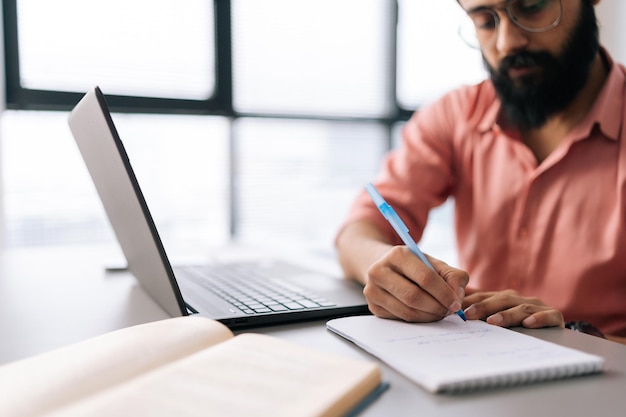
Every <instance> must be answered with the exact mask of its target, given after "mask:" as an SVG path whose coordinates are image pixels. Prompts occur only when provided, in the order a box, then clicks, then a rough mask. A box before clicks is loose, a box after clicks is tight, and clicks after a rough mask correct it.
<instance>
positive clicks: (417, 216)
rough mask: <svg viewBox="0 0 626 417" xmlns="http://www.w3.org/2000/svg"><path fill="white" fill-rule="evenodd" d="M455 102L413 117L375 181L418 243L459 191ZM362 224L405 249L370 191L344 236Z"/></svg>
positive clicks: (431, 107) (359, 202) (357, 202)
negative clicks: (431, 218) (432, 215)
mask: <svg viewBox="0 0 626 417" xmlns="http://www.w3.org/2000/svg"><path fill="white" fill-rule="evenodd" d="M451 100H452V101H451ZM453 101H454V100H453V99H452V98H451V97H450V96H449V95H448V96H444V97H443V98H442V99H440V100H438V101H437V102H435V103H433V104H431V105H429V106H426V107H425V108H423V109H422V110H420V111H419V112H416V113H414V115H413V116H412V117H411V119H410V120H409V121H408V122H407V124H406V125H405V126H404V127H403V129H402V140H401V144H400V146H399V147H398V148H397V149H394V150H392V151H390V152H389V153H388V154H387V155H386V156H385V158H384V159H383V163H382V166H381V169H380V171H379V173H378V176H377V177H376V179H375V180H374V181H372V182H373V183H374V185H375V186H376V188H377V189H378V191H379V192H380V193H381V195H382V196H383V197H384V198H385V199H386V200H387V202H388V203H389V204H390V205H391V206H392V207H393V208H394V209H395V211H396V212H397V213H398V215H399V216H400V217H401V218H402V219H403V221H404V222H405V223H406V225H407V227H408V228H409V231H410V232H411V234H412V235H413V238H414V239H416V240H419V239H421V236H422V233H423V231H424V228H425V225H426V221H427V219H428V213H429V211H430V209H432V208H433V207H436V206H438V205H440V204H442V203H444V202H445V201H446V199H447V198H448V196H449V195H450V194H451V193H452V190H453V188H454V184H455V179H454V169H453V167H454V163H453V161H452V157H453V142H454V140H453V137H454V130H455V129H454V127H455V120H453V118H454V117H453V115H454V114H459V113H458V112H453V111H451V110H452V109H453V108H458V107H457V106H454V105H452V104H453ZM359 220H365V221H368V222H370V223H373V224H374V225H376V226H377V227H378V228H379V229H380V230H381V231H382V232H383V233H384V234H385V235H386V236H387V238H388V240H389V241H390V242H391V243H393V244H401V243H402V242H401V240H400V239H399V237H398V236H397V235H396V233H395V232H394V230H393V228H392V227H391V226H390V225H389V224H388V223H387V222H386V220H385V219H384V217H383V216H382V215H381V214H380V212H379V211H378V209H377V208H376V207H375V205H374V204H373V203H372V201H371V199H370V198H369V196H368V194H367V192H365V191H361V192H360V193H359V194H358V196H357V197H356V199H355V201H354V203H353V204H352V206H351V209H350V211H349V214H348V216H347V218H346V219H345V221H344V223H343V224H342V227H341V228H340V231H341V229H342V228H343V227H345V226H346V225H348V224H349V223H352V222H355V221H359Z"/></svg>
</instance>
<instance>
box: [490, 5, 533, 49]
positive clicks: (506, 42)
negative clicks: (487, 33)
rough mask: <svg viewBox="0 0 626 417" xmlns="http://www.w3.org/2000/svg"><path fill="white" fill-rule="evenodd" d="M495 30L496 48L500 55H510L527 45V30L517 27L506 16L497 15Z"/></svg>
mask: <svg viewBox="0 0 626 417" xmlns="http://www.w3.org/2000/svg"><path fill="white" fill-rule="evenodd" d="M499 17H500V22H499V23H498V27H497V32H496V48H497V50H498V52H500V54H502V55H510V54H511V53H514V52H517V51H519V50H521V49H524V48H525V47H526V46H527V45H528V32H526V31H525V30H524V29H522V28H520V27H518V26H517V25H515V23H513V22H512V21H511V19H510V18H509V17H508V16H507V15H504V16H502V15H501V16H499Z"/></svg>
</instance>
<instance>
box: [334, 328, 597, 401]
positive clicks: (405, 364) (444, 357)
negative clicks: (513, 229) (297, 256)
mask: <svg viewBox="0 0 626 417" xmlns="http://www.w3.org/2000/svg"><path fill="white" fill-rule="evenodd" d="M326 326H327V328H328V329H329V330H331V331H332V332H334V333H336V334H338V335H339V336H342V337H344V338H346V339H347V340H349V341H351V342H353V343H354V344H356V345H357V346H359V347H360V348H362V349H364V350H365V351H367V352H369V353H370V354H372V355H374V356H376V357H377V358H378V359H380V360H382V361H383V362H385V363H387V365H389V366H391V367H392V368H394V369H395V370H396V371H398V372H400V373H401V374H403V375H404V376H406V377H407V378H409V379H411V380H412V381H413V382H415V383H417V384H419V385H421V386H422V387H423V388H425V389H426V390H428V391H431V392H438V393H439V392H461V391H472V390H478V389H485V388H490V387H500V386H507V385H518V384H524V383H531V382H538V381H546V380H552V379H559V378H567V377H573V376H578V375H586V374H591V373H597V372H601V371H602V370H603V367H604V358H602V357H600V356H596V355H591V354H588V353H585V352H582V351H579V350H576V349H571V348H568V347H564V346H561V345H557V344H555V343H551V342H547V341H544V340H541V339H537V338H535V337H532V336H528V335H525V334H522V333H518V332H515V331H513V330H510V329H505V328H502V327H498V326H492V325H490V324H487V323H485V322H483V321H474V320H472V321H468V322H463V321H462V320H460V319H459V318H458V317H456V316H449V317H447V318H445V319H444V320H441V321H439V322H435V323H406V322H402V321H397V320H385V319H381V318H378V317H374V316H354V317H345V318H339V319H333V320H330V321H328V322H327V324H326Z"/></svg>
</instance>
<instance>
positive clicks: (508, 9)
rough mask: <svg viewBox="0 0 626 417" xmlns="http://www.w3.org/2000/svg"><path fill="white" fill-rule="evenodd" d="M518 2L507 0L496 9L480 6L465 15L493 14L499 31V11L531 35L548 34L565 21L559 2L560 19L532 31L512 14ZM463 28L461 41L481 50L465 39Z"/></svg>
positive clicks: (560, 2) (561, 4) (560, 1)
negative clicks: (479, 12) (476, 12)
mask: <svg viewBox="0 0 626 417" xmlns="http://www.w3.org/2000/svg"><path fill="white" fill-rule="evenodd" d="M517 1H520V0H505V1H503V2H502V4H500V5H499V6H495V7H487V6H480V7H477V8H475V9H472V10H470V11H465V13H466V14H467V16H468V17H469V16H470V13H471V12H473V11H484V12H489V13H491V14H492V15H493V16H494V22H495V30H496V31H497V30H498V27H499V25H500V15H499V14H498V11H502V12H505V13H506V16H507V17H508V19H509V20H510V21H511V23H513V24H514V25H515V26H516V27H518V28H520V29H522V30H524V31H526V32H529V33H543V32H548V31H550V30H552V29H554V28H555V27H557V26H558V25H559V24H560V23H561V20H562V19H563V0H558V2H559V17H558V18H557V19H556V20H555V21H554V22H552V23H551V24H550V25H548V26H546V27H544V28H541V29H532V28H528V27H525V26H523V25H522V24H521V23H519V21H518V20H517V19H515V17H513V14H512V12H511V5H512V4H513V3H515V2H517ZM457 3H459V6H461V3H460V0H457ZM461 8H463V6H461ZM464 10H465V9H464ZM462 27H463V25H461V26H459V29H458V34H459V36H460V37H461V39H463V42H465V43H466V44H467V45H468V46H469V47H471V48H480V46H479V45H472V44H470V43H469V42H468V41H467V40H466V39H465V37H464V36H463V35H462V33H461V29H462ZM479 43H480V42H479Z"/></svg>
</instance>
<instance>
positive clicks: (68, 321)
mask: <svg viewBox="0 0 626 417" xmlns="http://www.w3.org/2000/svg"><path fill="white" fill-rule="evenodd" d="M113 253H115V252H114V251H113ZM111 259H112V257H111V255H110V253H108V252H107V251H102V250H101V248H93V247H85V248H43V249H34V250H33V249H28V250H9V251H5V252H3V253H2V254H1V255H0V335H1V340H2V343H0V364H2V363H6V362H9V361H13V360H17V359H21V358H25V357H28V356H32V355H35V354H38V353H42V352H45V351H48V350H51V349H54V348H57V347H61V346H64V345H67V344H69V343H73V342H77V341H80V340H83V339H86V338H88V337H92V336H96V335H99V334H102V333H105V332H108V331H111V330H116V329H119V328H122V327H126V326H129V325H133V324H139V323H145V322H148V321H154V320H159V319H163V318H166V317H168V316H167V315H166V313H165V312H164V311H163V310H161V309H160V308H159V307H158V306H157V305H156V304H155V303H154V302H153V301H152V300H151V299H150V298H149V297H148V296H147V295H146V294H145V293H144V292H143V290H142V289H141V288H140V287H139V286H138V285H137V284H136V282H135V280H134V279H133V277H132V276H130V275H129V274H127V273H118V274H105V273H104V269H103V266H104V265H105V264H106V263H107V262H108V261H110V260H111ZM254 331H256V332H259V333H266V334H271V335H273V336H277V337H280V338H284V339H288V340H291V341H293V342H295V343H299V344H303V345H307V346H311V347H314V348H317V349H320V350H324V351H328V352H334V353H337V354H340V355H345V356H351V357H356V358H364V359H367V360H376V359H374V358H372V357H371V356H369V355H368V354H366V353H364V352H363V351H361V350H360V349H358V348H357V347H355V346H353V345H351V344H350V343H348V342H346V341H344V340H343V339H341V338H339V337H338V336H336V335H334V334H331V333H330V332H328V331H327V330H326V329H325V326H324V323H323V322H312V323H306V324H300V325H289V326H278V327H272V328H263V329H257V330H254ZM522 331H524V332H525V333H529V334H531V335H533V336H537V337H540V338H542V339H546V340H550V341H553V342H556V343H560V344H563V345H566V346H571V347H574V348H578V349H581V350H585V351H588V352H591V353H595V354H599V355H601V356H604V357H605V358H606V360H607V371H606V372H605V373H604V374H602V375H596V376H590V377H581V378H574V379H568V380H563V381H556V382H548V383H540V384H533V385H528V386H521V387H513V388H507V389H497V390H491V391H483V392H478V393H472V394H465V395H456V396H452V395H433V394H429V393H427V392H426V391H424V390H422V389H421V388H419V387H418V386H417V385H415V384H413V383H412V382H410V381H408V380H406V379H405V378H404V377H403V376H401V375H399V374H398V373H397V372H395V371H393V370H391V369H389V368H388V367H386V366H385V365H383V374H384V378H385V379H386V380H387V381H389V382H390V383H391V387H390V389H389V390H388V391H387V392H385V393H384V394H383V395H382V397H380V398H379V399H378V400H377V401H376V402H375V403H374V404H372V405H371V406H370V407H368V408H367V409H366V411H365V412H364V413H363V414H362V415H363V416H364V417H367V416H393V417H402V416H412V415H416V416H417V415H419V416H429V417H432V416H451V417H452V416H453V417H467V416H480V417H486V416H523V417H528V416H533V417H537V416H550V417H554V416H567V417H576V416H580V417H589V416H595V415H598V416H623V415H625V413H626V395H625V394H626V346H624V345H620V344H617V343H613V342H608V341H605V340H602V339H598V338H595V337H592V336H588V335H584V334H580V333H576V332H572V331H569V330H563V329H541V330H534V331H529V330H522Z"/></svg>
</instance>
